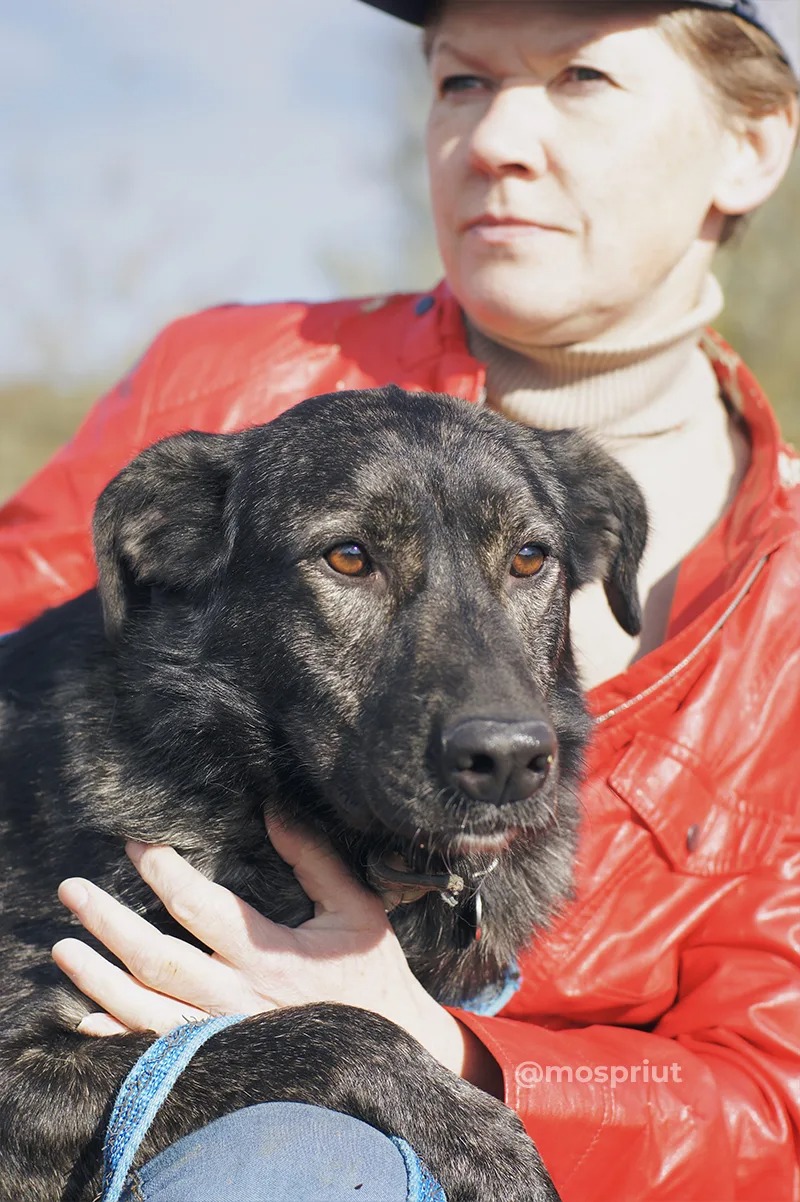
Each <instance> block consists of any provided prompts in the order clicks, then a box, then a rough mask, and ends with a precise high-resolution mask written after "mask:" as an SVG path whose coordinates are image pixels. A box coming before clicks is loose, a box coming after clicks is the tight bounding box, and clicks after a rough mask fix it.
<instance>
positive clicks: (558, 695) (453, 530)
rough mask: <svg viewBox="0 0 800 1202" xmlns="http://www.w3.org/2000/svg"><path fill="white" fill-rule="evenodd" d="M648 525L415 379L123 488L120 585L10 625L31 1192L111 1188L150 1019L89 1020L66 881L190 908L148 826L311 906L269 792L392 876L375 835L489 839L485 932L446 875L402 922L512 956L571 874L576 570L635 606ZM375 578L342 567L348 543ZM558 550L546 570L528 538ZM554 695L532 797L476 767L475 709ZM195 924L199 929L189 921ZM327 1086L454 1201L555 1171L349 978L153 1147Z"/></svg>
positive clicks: (158, 1134) (112, 570)
mask: <svg viewBox="0 0 800 1202" xmlns="http://www.w3.org/2000/svg"><path fill="white" fill-rule="evenodd" d="M645 537H646V516H645V512H644V504H643V501H642V498H641V494H640V493H639V490H638V489H637V487H636V486H635V484H634V483H633V481H632V480H631V479H630V477H629V476H628V475H627V473H625V472H624V471H623V470H622V469H621V468H620V467H618V466H617V465H615V464H614V463H613V461H612V460H610V459H609V458H608V457H607V456H606V455H605V454H604V453H603V452H601V451H600V450H598V449H597V448H596V447H595V446H594V444H592V443H591V442H589V441H588V440H587V439H585V438H584V437H582V436H581V435H579V434H577V433H570V432H560V433H545V432H537V431H532V430H528V429H524V428H522V427H518V426H515V425H513V424H512V423H509V422H506V421H505V420H504V419H502V418H500V417H498V416H496V415H494V414H492V413H490V412H487V411H483V410H480V409H476V408H474V407H471V406H468V405H466V404H464V403H463V402H459V401H456V400H453V399H451V398H446V397H437V396H431V395H428V394H414V395H410V394H406V393H403V392H401V391H400V390H399V389H396V388H390V389H386V390H382V391H374V392H353V393H339V394H336V395H334V396H330V397H321V398H314V399H312V400H310V401H306V402H304V403H303V404H302V405H299V406H297V407H296V408H294V409H292V410H290V411H289V412H287V413H286V414H284V415H283V416H281V417H279V418H278V419H277V420H276V421H274V422H272V423H271V424H270V425H268V426H264V427H258V428H254V429H251V430H247V431H245V432H243V433H239V434H232V435H216V436H214V435H205V434H198V433H189V434H185V435H179V436H177V437H174V438H171V439H168V440H165V441H164V442H162V443H160V444H158V445H156V446H155V447H152V448H151V449H150V450H148V451H145V452H144V453H143V454H142V455H140V456H139V457H138V458H137V459H136V460H134V462H133V463H132V464H131V465H130V466H129V467H128V468H126V469H125V471H123V472H122V473H121V474H120V475H119V476H118V477H117V478H116V479H115V480H114V481H112V483H111V484H110V485H109V486H108V487H107V489H106V490H105V492H104V493H103V495H102V497H101V498H100V501H99V503H98V507H97V512H96V519H95V544H96V551H97V559H98V564H99V578H100V583H99V590H98V592H91V593H87V594H85V595H84V596H82V597H79V598H78V599H77V600H75V601H73V602H70V603H69V604H67V605H64V606H62V607H60V608H58V609H55V610H51V611H49V612H47V613H46V614H44V616H43V617H41V618H40V619H39V620H38V621H36V622H35V623H33V624H32V625H31V626H29V627H28V628H26V629H25V630H23V631H21V632H20V633H19V634H17V635H15V636H13V637H12V638H10V639H9V640H7V641H6V643H5V644H2V645H0V835H2V851H0V857H1V858H0V890H2V905H3V930H2V944H1V948H2V975H3V989H2V999H3V1002H2V1006H1V1007H0V1020H1V1021H2V1028H0V1197H2V1198H3V1199H6V1198H8V1199H12V1198H13V1199H15V1200H17V1202H56V1200H57V1199H58V1200H61V1202H68V1200H78V1199H80V1200H84V1199H90V1198H93V1197H94V1196H95V1195H96V1194H97V1192H98V1183H99V1166H100V1149H101V1141H102V1131H103V1124H104V1122H105V1120H106V1119H107V1117H108V1112H109V1108H110V1104H111V1101H112V1100H113V1097H114V1094H115V1092H116V1090H117V1088H118V1086H119V1084H120V1083H121V1081H122V1079H123V1078H124V1076H125V1075H126V1073H127V1071H128V1070H129V1069H130V1067H131V1065H132V1064H133V1063H134V1061H135V1060H136V1059H137V1057H138V1056H139V1055H140V1054H141V1052H142V1051H143V1050H144V1048H145V1047H146V1046H147V1045H148V1043H149V1042H150V1038H151V1037H149V1036H136V1035H133V1036H119V1037H112V1038H107V1039H89V1038H86V1037H83V1036H80V1035H78V1034H77V1033H76V1031H75V1027H76V1025H77V1023H78V1022H79V1021H80V1019H81V1017H83V1015H85V1014H86V1013H88V1012H89V1011H90V1010H91V1009H92V1008H93V1007H92V1005H91V1004H90V1003H89V1002H87V1000H86V999H85V998H83V997H81V996H80V995H79V994H78V993H77V991H75V990H72V989H71V988H68V987H66V986H65V985H64V984H63V983H60V982H59V974H58V973H57V972H56V971H55V969H54V968H53V966H52V964H51V962H50V960H49V948H50V947H51V945H52V943H53V942H54V941H55V940H56V939H57V938H59V937H61V936H64V935H66V934H74V933H75V928H74V924H72V923H71V919H70V918H69V916H67V915H65V914H64V913H63V912H62V911H61V909H60V907H59V906H58V904H57V902H56V899H55V890H56V886H57V884H58V882H59V881H60V880H61V879H63V878H64V877H66V876H70V875H75V874H79V875H82V876H88V877H90V878H92V879H93V880H95V881H97V882H98V883H99V884H100V885H101V886H103V887H104V888H107V889H109V890H111V892H113V893H114V894H116V895H117V896H118V897H120V898H122V899H123V900H125V901H126V902H127V903H128V904H130V905H133V906H134V907H136V908H137V909H138V910H139V911H140V912H142V913H146V914H147V915H148V916H149V917H151V919H152V920H153V921H155V922H156V923H157V925H159V926H160V927H161V928H162V929H163V930H171V931H172V932H173V933H182V932H177V930H176V927H175V924H174V923H173V922H172V920H171V919H170V918H169V916H168V915H166V913H165V911H164V910H163V908H162V907H161V906H160V905H159V904H157V903H156V900H155V899H154V898H153V896H152V895H151V894H150V893H149V891H148V890H147V889H146V888H145V887H144V886H143V884H142V882H141V881H140V880H139V878H138V877H137V875H136V873H135V872H134V871H133V869H132V867H131V865H130V863H129V862H128V861H127V860H126V858H125V857H124V855H123V854H122V843H123V839H124V838H128V837H133V838H136V839H139V840H143V841H145V842H158V843H168V844H171V845H172V846H174V847H176V848H177V849H179V850H180V852H181V853H182V854H183V855H185V856H187V857H188V859H189V860H190V861H191V862H192V863H193V864H195V865H196V866H197V867H199V868H200V869H201V870H202V871H204V872H205V873H206V874H207V875H208V876H210V877H212V878H213V879H215V880H217V881H219V882H222V883H223V884H225V885H226V886H228V887H229V888H231V889H232V890H234V891H235V892H236V893H237V894H238V895H239V896H240V897H242V898H244V899H245V900H246V901H248V902H249V903H250V904H251V905H253V906H255V907H257V908H258V909H259V910H261V911H262V912H263V913H264V914H266V915H268V916H269V917H270V918H273V919H275V920H277V921H278V922H282V923H288V924H289V925H296V924H298V923H300V922H301V921H303V920H305V919H306V918H308V917H309V916H310V914H311V913H312V909H311V907H310V904H309V902H308V900H307V899H306V898H305V895H304V894H303V893H302V891H301V890H300V888H299V886H298V885H297V882H296V881H295V879H294V877H293V875H292V873H291V870H290V869H289V868H288V866H287V865H285V864H284V863H283V861H281V860H280V859H279V858H278V857H277V856H276V854H275V853H274V852H273V850H272V848H271V846H270V844H269V843H268V842H267V841H266V839H265V835H264V815H265V814H267V815H271V814H275V815H283V816H285V817H287V818H289V819H298V820H301V821H302V822H303V823H305V824H306V825H311V826H313V827H316V828H317V829H319V830H320V831H322V832H325V833H326V834H327V835H328V836H329V837H330V838H331V839H332V841H333V843H334V844H335V846H336V847H337V848H338V850H339V851H340V853H341V855H342V856H343V857H344V859H345V860H346V861H347V863H348V864H349V865H351V867H352V869H353V871H354V872H355V873H356V874H357V875H360V876H361V877H362V878H364V874H365V864H366V859H367V855H368V853H369V852H373V853H380V854H382V855H383V854H389V853H397V854H400V855H402V856H403V857H405V859H406V860H407V862H408V864H409V865H411V866H412V867H414V868H416V869H417V870H420V871H425V870H429V871H430V870H432V869H437V870H440V871H441V870H442V869H443V868H444V867H445V866H447V867H449V868H452V869H453V870H454V871H457V872H461V873H465V874H466V875H469V874H470V873H472V872H475V871H478V870H480V869H481V868H483V867H485V866H486V865H487V863H488V860H489V858H490V855H489V852H488V851H487V848H490V846H491V843H492V839H495V840H496V837H497V836H498V834H500V835H505V834H507V835H509V837H511V836H513V838H511V841H510V843H509V844H508V846H507V848H506V850H504V851H503V852H502V853H501V855H500V863H499V865H498V867H497V868H496V869H495V871H494V872H492V873H491V874H490V875H489V876H488V877H486V879H485V883H484V885H483V890H482V895H483V898H484V903H485V922H484V937H483V938H482V939H481V941H480V942H472V943H471V944H469V945H468V946H467V947H466V949H464V947H463V943H464V940H463V938H458V937H457V936H458V935H459V931H458V929H457V928H458V924H459V923H460V922H461V921H462V918H461V917H460V916H459V911H458V909H457V908H456V909H451V908H449V907H448V906H446V905H445V904H444V902H443V900H442V898H441V897H440V896H439V895H438V894H436V893H430V894H428V895H427V896H425V897H423V898H422V899H421V900H419V901H416V902H414V903H413V904H408V905H404V906H400V907H398V908H397V909H396V910H395V911H394V912H393V914H392V921H393V923H394V925H395V928H396V930H397V933H398V936H399V938H400V941H401V943H402V946H403V948H404V951H405V953H406V955H407V957H408V960H409V963H410V965H411V967H412V968H413V970H414V972H415V974H416V975H417V977H418V978H419V980H420V981H421V982H422V983H423V984H424V986H425V987H426V988H427V989H428V990H429V991H430V992H431V993H432V994H433V996H434V997H436V998H438V999H439V1000H441V1001H443V1002H449V1003H456V1004H457V1003H459V1002H460V1001H464V1000H467V999H469V998H471V997H473V996H474V995H476V994H477V993H478V992H479V991H480V990H481V989H483V988H484V987H487V986H492V985H495V984H497V983H498V981H500V980H501V979H502V977H503V974H504V972H505V971H506V969H507V966H508V965H509V963H510V962H511V961H512V960H513V958H514V956H515V954H516V953H517V951H518V950H519V949H520V948H521V947H522V946H523V945H525V944H526V943H527V942H528V941H529V940H530V938H531V936H532V934H533V932H534V931H535V930H536V929H537V928H539V927H542V926H543V925H544V924H546V922H547V921H548V918H549V916H550V915H551V913H552V912H553V911H554V910H555V909H557V907H558V906H559V904H560V903H562V902H563V900H564V899H565V898H566V897H567V896H568V892H569V888H570V875H571V864H572V858H573V850H574V844H575V838H576V828H577V815H578V805H577V801H576V796H575V793H576V786H577V784H578V781H579V777H580V772H581V753H582V748H583V746H584V743H585V740H586V738H587V734H588V720H587V717H586V713H585V709H584V706H583V703H582V699H581V693H580V688H579V682H578V679H577V674H576V670H575V664H574V661H573V655H572V651H571V648H570V639H569V628H568V618H569V597H570V594H571V592H572V591H573V590H574V589H576V588H578V587H580V586H581V585H582V584H584V583H585V582H587V581H588V580H590V579H592V578H594V577H598V576H602V577H604V579H605V586H606V593H607V596H608V599H609V603H610V604H611V606H612V609H613V610H614V613H615V615H616V616H617V618H618V620H619V621H620V622H621V623H622V624H623V625H624V626H625V627H626V629H628V630H630V631H632V632H633V631H635V630H636V629H637V628H638V625H639V620H640V614H639V603H638V598H637V593H636V583H635V578H636V569H637V566H638V563H639V560H640V557H641V554H642V550H643V547H644V542H645ZM343 542H358V543H360V544H361V545H362V546H364V547H365V548H367V549H368V551H369V554H370V556H371V559H372V563H373V565H374V571H372V572H371V574H369V575H366V576H363V577H357V578H351V577H346V576H342V575H337V574H336V572H334V571H333V570H332V569H331V567H330V566H329V564H328V563H327V561H326V560H325V558H324V556H325V553H326V552H327V551H328V550H329V549H330V548H331V547H332V546H333V545H335V544H339V543H343ZM529 543H536V544H539V545H541V546H542V547H544V548H545V549H546V551H547V558H546V560H545V564H544V567H543V568H542V570H541V572H539V574H538V575H537V576H535V577H533V578H531V579H520V578H517V577H515V576H514V575H512V574H511V573H510V571H509V565H510V563H511V560H512V558H513V557H514V555H515V554H516V553H517V551H518V550H519V549H520V548H521V547H522V546H523V545H525V544H529ZM473 717H480V718H483V719H486V718H489V719H497V720H503V721H511V720H530V719H536V720H538V721H541V722H546V723H547V724H549V725H550V726H551V727H552V729H553V730H554V732H555V735H556V737H557V752H556V755H555V762H554V764H553V765H552V768H551V770H550V772H549V775H548V776H547V778H546V780H545V781H544V783H543V784H542V786H541V788H539V789H538V791H536V792H535V793H534V794H533V796H531V797H529V798H528V799H526V800H522V801H515V802H506V803H505V804H492V803H488V802H485V801H476V800H474V799H473V798H471V797H470V796H468V795H467V794H466V793H464V792H459V790H458V789H457V788H456V787H454V786H453V784H452V779H451V778H448V777H447V776H446V774H445V773H444V770H443V767H442V762H441V760H442V756H441V745H442V738H443V732H445V731H446V730H449V729H451V728H452V727H453V725H454V724H457V723H458V722H459V721H464V720H468V719H471V718H473ZM183 934H184V935H185V933H183ZM277 1099H287V1100H300V1101H307V1102H312V1103H316V1104H319V1105H323V1106H327V1107H330V1108H332V1109H336V1110H341V1111H344V1112H347V1113H351V1114H355V1115H357V1116H359V1117H361V1118H363V1119H365V1120H366V1121H367V1122H369V1123H372V1124H373V1125H375V1126H377V1127H378V1128H380V1129H382V1130H385V1131H389V1132H392V1133H397V1134H400V1135H402V1136H404V1137H405V1138H406V1139H407V1140H408V1141H409V1142H410V1143H411V1144H412V1146H414V1147H415V1148H416V1149H417V1151H418V1152H419V1153H420V1155H421V1156H422V1157H423V1159H424V1160H425V1161H426V1162H427V1163H428V1165H429V1166H430V1168H431V1170H432V1171H433V1172H434V1174H435V1175H436V1176H437V1177H438V1178H439V1179H440V1180H441V1181H442V1183H443V1185H444V1187H445V1189H446V1192H447V1196H448V1199H449V1200H450V1202H490V1200H492V1202H494V1200H496V1199H499V1198H503V1199H505V1200H506V1202H512V1200H519V1202H521V1200H522V1199H526V1200H530V1199H542V1200H544V1199H553V1198H554V1197H555V1192H554V1190H553V1187H552V1185H551V1184H550V1183H549V1178H548V1177H547V1174H546V1172H545V1171H544V1169H543V1168H542V1166H541V1162H540V1161H539V1158H538V1156H537V1154H536V1151H535V1149H534V1147H533V1145H532V1144H531V1142H530V1141H529V1139H528V1138H527V1136H526V1135H525V1134H524V1131H523V1129H522V1126H521V1124H520V1123H519V1120H518V1119H517V1118H516V1116H514V1115H513V1114H512V1112H511V1111H509V1110H507V1109H506V1108H505V1107H503V1106H502V1105H501V1104H500V1103H499V1102H496V1101H495V1100H494V1099H493V1098H490V1097H489V1096H487V1095H486V1094H484V1093H482V1092H480V1091H479V1090H477V1089H475V1088H473V1087H472V1086H470V1085H469V1084H467V1083H466V1082H463V1081H461V1080H459V1079H457V1078H455V1077H454V1076H452V1075H451V1074H450V1073H447V1072H446V1071H445V1070H444V1069H442V1068H441V1067H440V1066H439V1065H438V1063H437V1062H435V1061H434V1060H433V1058H432V1057H430V1056H429V1055H427V1053H425V1052H424V1051H423V1049H422V1048H421V1047H420V1046H419V1045H418V1044H416V1042H415V1041H414V1040H412V1039H411V1038H410V1037H409V1036H407V1035H406V1034H405V1032H403V1031H401V1030H400V1029H399V1028H397V1027H395V1026H394V1025H393V1024H391V1023H388V1022H387V1021H385V1020H383V1019H380V1018H378V1017H377V1016H375V1015H373V1014H370V1013H369V1012H367V1011H361V1010H357V1009H353V1008H350V1007H342V1006H333V1005H322V1004H320V1005H313V1006H307V1007H301V1008H293V1009H291V1010H284V1011H277V1012H273V1013H270V1014H267V1015H264V1016H262V1017H259V1018H255V1019H251V1020H248V1021H247V1022H245V1023H243V1024H240V1025H237V1026H234V1027H232V1028H229V1029H228V1030H226V1031H225V1032H223V1033H222V1034H220V1035H218V1036H217V1037H216V1038H214V1039H213V1040H211V1041H210V1042H209V1043H208V1044H206V1045H205V1047H204V1048H203V1049H202V1050H201V1051H200V1052H199V1053H198V1054H197V1056H196V1057H195V1059H194V1061H193V1062H192V1064H191V1065H190V1067H189V1068H188V1069H187V1070H186V1072H185V1073H184V1075H183V1076H182V1078H181V1079H180V1081H179V1083H178V1085H177V1087H176V1088H175V1089H174V1090H173V1093H172V1095H171V1097H170V1099H169V1100H168V1102H167V1103H166V1105H165V1106H164V1107H163V1109H162V1111H161V1112H160V1114H159V1116H158V1119H157V1121H156V1123H155V1125H154V1127H153V1128H152V1130H151V1133H150V1135H149V1137H148V1139H147V1141H146V1143H145V1145H144V1147H143V1149H142V1152H141V1156H140V1161H141V1160H142V1159H147V1158H149V1157H151V1156H152V1155H154V1154H155V1153H156V1152H157V1151H159V1150H160V1149H162V1148H163V1147H165V1146H167V1145H168V1144H169V1143H170V1142H171V1141H173V1140H174V1139H176V1138H178V1137H179V1136H181V1135H182V1134H185V1133H187V1132H189V1131H190V1130H192V1129H195V1128H197V1127H199V1126H201V1125H202V1124H203V1123H205V1122H208V1121H210V1120H211V1119H213V1118H215V1117H218V1116H219V1115H221V1114H224V1113H226V1112H229V1111H231V1110H233V1109H236V1108H237V1107H241V1106H244V1105H248V1104H250V1103H253V1102H256V1101H268V1100H277Z"/></svg>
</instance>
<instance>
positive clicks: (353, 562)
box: [325, 543, 372, 576]
mask: <svg viewBox="0 0 800 1202" xmlns="http://www.w3.org/2000/svg"><path fill="white" fill-rule="evenodd" d="M325 559H326V561H327V563H328V564H329V565H330V567H332V568H333V570H334V572H338V573H339V575H340V576H368V575H369V573H370V572H371V571H372V563H371V561H370V558H369V556H368V555H367V553H366V551H365V550H364V549H363V547H359V545H358V543H340V545H339V546H338V547H331V549H330V551H326V552H325Z"/></svg>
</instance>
